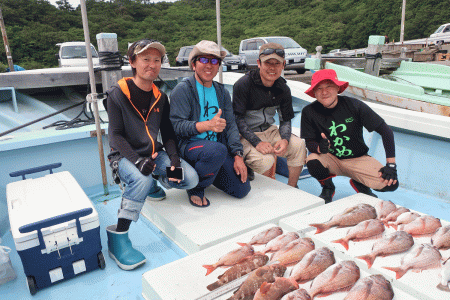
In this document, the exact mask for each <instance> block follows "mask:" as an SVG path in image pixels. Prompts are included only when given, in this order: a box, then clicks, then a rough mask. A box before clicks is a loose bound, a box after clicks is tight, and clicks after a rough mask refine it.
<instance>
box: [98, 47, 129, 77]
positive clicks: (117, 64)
mask: <svg viewBox="0 0 450 300" xmlns="http://www.w3.org/2000/svg"><path fill="white" fill-rule="evenodd" d="M98 57H99V60H100V65H108V66H109V67H105V68H95V72H99V71H115V70H121V69H122V66H123V64H124V63H123V57H122V55H120V52H119V51H116V52H109V51H102V52H99V53H98Z"/></svg>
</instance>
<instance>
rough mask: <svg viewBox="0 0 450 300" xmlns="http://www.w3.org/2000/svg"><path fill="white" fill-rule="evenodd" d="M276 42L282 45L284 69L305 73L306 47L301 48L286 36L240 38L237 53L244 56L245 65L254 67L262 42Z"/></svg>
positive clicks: (256, 64)
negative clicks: (284, 61)
mask: <svg viewBox="0 0 450 300" xmlns="http://www.w3.org/2000/svg"><path fill="white" fill-rule="evenodd" d="M267 43H277V44H280V45H281V46H283V48H284V51H285V59H286V67H285V68H284V69H285V70H295V71H297V73H298V74H303V73H305V71H306V70H305V59H306V56H307V54H308V53H307V51H306V49H304V48H302V47H301V46H300V45H299V44H298V43H297V42H296V41H294V40H293V39H291V38H290V37H286V36H270V37H256V38H251V39H246V40H242V41H241V44H240V45H239V55H240V56H241V57H243V58H245V61H246V64H247V67H249V68H255V67H257V66H258V63H257V62H256V61H257V60H258V58H259V48H260V47H261V46H262V45H263V44H267Z"/></svg>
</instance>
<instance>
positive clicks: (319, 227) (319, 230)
mask: <svg viewBox="0 0 450 300" xmlns="http://www.w3.org/2000/svg"><path fill="white" fill-rule="evenodd" d="M309 226H312V227H316V228H317V230H316V233H314V234H319V233H322V232H324V231H327V230H328V229H330V228H331V227H330V226H328V225H327V224H323V223H320V224H309Z"/></svg>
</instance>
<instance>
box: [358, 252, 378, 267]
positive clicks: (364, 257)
mask: <svg viewBox="0 0 450 300" xmlns="http://www.w3.org/2000/svg"><path fill="white" fill-rule="evenodd" d="M356 258H359V259H362V260H364V261H365V262H366V263H367V268H368V269H370V268H371V267H372V265H373V262H374V261H375V258H376V256H373V255H370V254H367V255H362V256H357V257H356Z"/></svg>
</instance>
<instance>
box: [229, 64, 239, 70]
mask: <svg viewBox="0 0 450 300" xmlns="http://www.w3.org/2000/svg"><path fill="white" fill-rule="evenodd" d="M238 68H239V66H238V65H232V66H231V70H237V69H238Z"/></svg>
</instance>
